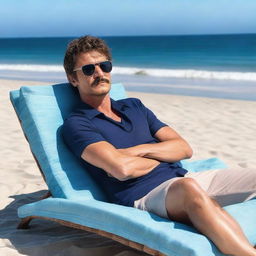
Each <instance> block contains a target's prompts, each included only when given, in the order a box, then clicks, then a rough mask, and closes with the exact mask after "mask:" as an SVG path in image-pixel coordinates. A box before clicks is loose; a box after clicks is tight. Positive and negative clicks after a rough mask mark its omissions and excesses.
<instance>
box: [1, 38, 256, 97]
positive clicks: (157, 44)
mask: <svg viewBox="0 0 256 256" xmlns="http://www.w3.org/2000/svg"><path fill="white" fill-rule="evenodd" d="M72 39H73V38H13V39H0V78H2V79H20V80H36V81H49V82H52V83H59V82H65V81H66V77H65V72H64V69H63V67H62V62H63V56H64V53H65V49H66V46H67V44H68V43H69V42H70V41H71V40H72ZM103 39H104V40H105V41H106V42H107V44H108V45H109V46H110V48H111V51H112V55H113V66H114V68H113V71H112V73H113V82H122V83H123V84H124V86H125V87H126V89H127V90H132V91H145V92H152V93H171V94H182V95H192V96H204V97H217V98H229V99H242V100H256V34H240V35H193V36H129V37H126V36H122V37H121V36H120V37H103Z"/></svg>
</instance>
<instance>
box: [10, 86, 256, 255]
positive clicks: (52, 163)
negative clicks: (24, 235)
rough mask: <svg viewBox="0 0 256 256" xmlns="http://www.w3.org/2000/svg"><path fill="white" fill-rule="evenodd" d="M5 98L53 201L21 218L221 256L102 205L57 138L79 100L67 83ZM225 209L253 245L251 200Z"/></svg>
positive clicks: (170, 229)
mask: <svg viewBox="0 0 256 256" xmlns="http://www.w3.org/2000/svg"><path fill="white" fill-rule="evenodd" d="M10 96H11V100H12V102H13V104H14V106H15V109H16V112H17V114H18V117H19V119H20V120H21V124H22V127H23V130H24V132H25V135H26V137H27V139H28V141H29V143H30V146H31V150H32V152H33V154H34V155H35V156H36V158H37V160H38V162H39V164H40V166H41V168H42V171H43V173H44V175H45V179H46V183H47V185H48V187H49V189H50V191H51V192H52V195H53V197H54V198H50V199H46V200H42V201H39V202H36V203H32V204H28V205H25V206H22V207H20V208H19V211H18V213H19V216H20V217H22V218H24V217H27V216H42V217H50V218H56V219H62V220H65V221H69V222H73V223H77V224H81V225H85V226H88V227H92V228H96V229H102V230H105V231H107V232H111V233H114V234H117V235H120V236H123V237H125V238H127V239H129V240H133V241H135V242H138V243H141V244H145V245H146V246H148V247H150V248H153V249H155V250H159V251H160V252H162V253H164V254H166V255H172V256H180V255H182V256H189V255H190V256H191V255H196V256H206V255H207V256H213V255H222V254H221V253H220V252H219V251H218V250H217V249H216V247H215V246H214V245H213V244H212V243H211V242H210V241H209V240H208V239H207V238H206V237H205V236H203V235H201V234H199V233H198V232H197V231H196V230H195V229H193V228H192V227H189V226H186V225H183V224H180V223H176V222H172V221H169V220H166V219H163V218H160V217H158V216H156V215H154V214H151V213H148V212H144V211H141V210H138V209H135V208H131V207H125V206H120V205H115V204H111V203H108V202H106V198H105V195H104V193H103V192H102V191H101V189H100V188H99V187H98V186H97V185H96V184H95V182H94V181H93V180H92V179H91V177H90V176H89V175H88V174H87V172H86V170H84V166H82V165H81V163H80V161H79V160H78V159H77V158H76V157H75V156H74V155H73V154H72V153H71V152H70V151H69V150H68V148H67V147H66V145H65V144H64V143H63V140H62V136H61V135H60V127H61V125H62V124H63V119H64V118H65V117H66V116H67V115H68V114H69V113H70V111H71V110H72V109H73V107H74V106H75V105H76V102H77V97H79V96H78V94H77V92H76V90H74V89H73V88H72V87H71V86H70V85H69V84H57V85H53V86H25V87H22V88H21V89H20V90H19V91H12V92H11V95H10ZM111 97H112V98H114V99H120V98H124V97H126V95H125V90H124V88H123V86H122V85H121V84H114V85H112V89H111ZM182 165H183V166H184V167H185V168H187V169H188V170H190V171H198V170H199V171H201V170H206V169H216V168H224V167H225V164H224V163H223V162H222V161H220V160H219V159H216V158H212V159H206V160H200V161H182ZM226 209H227V210H228V211H229V212H230V213H231V214H232V215H233V216H234V217H235V218H236V219H237V221H238V222H239V223H240V224H241V226H242V228H243V229H244V230H245V233H246V235H247V237H248V238H249V240H250V241H251V242H252V243H256V222H255V221H254V217H255V212H256V200H251V201H249V202H246V203H243V204H237V205H232V206H228V207H226Z"/></svg>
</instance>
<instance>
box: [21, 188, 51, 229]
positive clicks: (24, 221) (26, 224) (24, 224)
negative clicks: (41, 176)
mask: <svg viewBox="0 0 256 256" xmlns="http://www.w3.org/2000/svg"><path fill="white" fill-rule="evenodd" d="M51 196H52V194H51V192H50V191H47V193H46V194H45V195H43V196H42V197H41V198H40V199H39V200H43V199H46V198H48V197H51ZM32 219H33V217H32V216H29V217H26V218H23V219H21V222H20V223H19V225H18V226H17V229H29V223H30V221H31V220H32Z"/></svg>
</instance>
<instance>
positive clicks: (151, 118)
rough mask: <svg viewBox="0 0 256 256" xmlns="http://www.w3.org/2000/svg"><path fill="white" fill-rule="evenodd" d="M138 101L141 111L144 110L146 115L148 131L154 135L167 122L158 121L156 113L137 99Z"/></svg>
mask: <svg viewBox="0 0 256 256" xmlns="http://www.w3.org/2000/svg"><path fill="white" fill-rule="evenodd" d="M138 101H139V103H140V107H141V108H142V111H143V112H144V114H145V115H146V118H147V121H148V125H149V129H150V133H151V135H152V136H154V134H155V133H156V132H157V131H158V130H159V129H160V128H162V127H164V126H167V124H165V123H163V122H162V121H160V120H159V119H158V118H157V117H156V115H155V114H154V113H153V112H152V111H151V110H150V109H149V108H147V107H145V106H144V105H143V103H142V102H141V101H140V100H138Z"/></svg>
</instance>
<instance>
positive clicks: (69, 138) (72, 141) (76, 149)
mask: <svg viewBox="0 0 256 256" xmlns="http://www.w3.org/2000/svg"><path fill="white" fill-rule="evenodd" d="M62 136H63V139H64V142H65V143H66V144H67V146H68V147H69V148H70V150H71V151H72V152H73V153H74V154H75V155H76V156H77V157H79V158H80V157H81V155H82V153H83V151H84V149H85V148H86V147H87V146H89V145H90V144H92V143H96V142H99V141H105V139H104V137H103V136H102V135H101V134H100V132H99V131H98V130H97V128H96V127H95V126H94V125H93V124H92V123H91V122H90V120H87V119H85V118H82V117H79V116H73V117H70V118H68V119H66V120H65V122H64V124H63V126H62Z"/></svg>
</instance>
